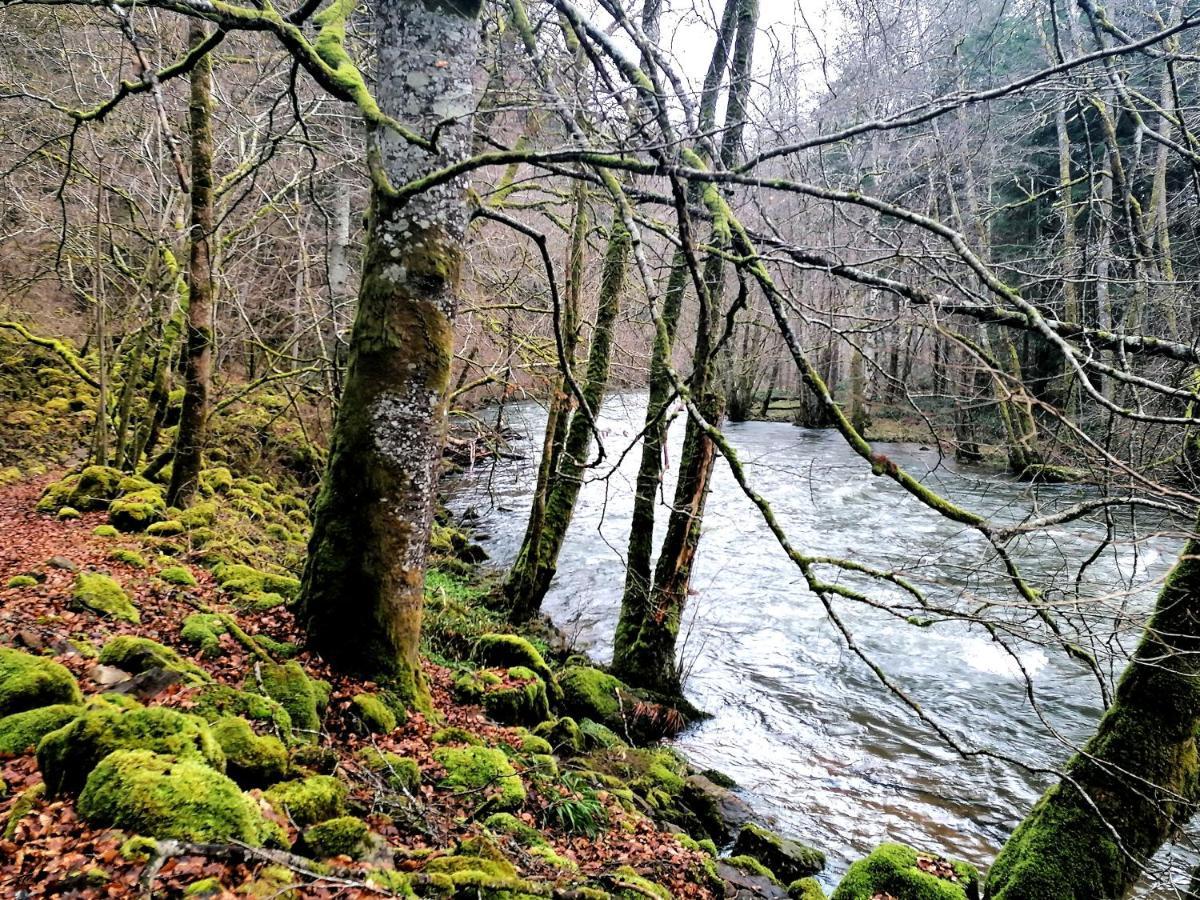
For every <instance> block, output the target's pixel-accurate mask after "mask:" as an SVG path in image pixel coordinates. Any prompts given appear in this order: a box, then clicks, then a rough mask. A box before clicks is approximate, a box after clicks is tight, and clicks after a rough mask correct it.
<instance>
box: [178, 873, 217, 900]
mask: <svg viewBox="0 0 1200 900" xmlns="http://www.w3.org/2000/svg"><path fill="white" fill-rule="evenodd" d="M225 893H226V891H225V885H224V884H222V882H221V879H220V878H215V877H213V878H201V879H200V880H199V881H193V882H192V883H191V884H189V885H188V886H187V887H185V888H184V889H183V896H185V897H187V898H189V900H197V898H198V900H206V898H216V897H220V896H222V895H223V894H225Z"/></svg>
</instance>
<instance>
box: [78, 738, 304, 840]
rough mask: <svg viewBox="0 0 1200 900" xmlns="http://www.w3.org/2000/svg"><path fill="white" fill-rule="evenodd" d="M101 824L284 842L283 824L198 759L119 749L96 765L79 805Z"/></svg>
mask: <svg viewBox="0 0 1200 900" xmlns="http://www.w3.org/2000/svg"><path fill="white" fill-rule="evenodd" d="M77 808H78V810H79V814H80V815H81V816H82V817H83V818H84V819H85V820H87V821H88V822H90V823H91V824H93V825H96V826H100V827H111V828H121V829H124V830H126V831H132V832H137V833H140V834H146V835H152V836H153V837H156V838H159V839H167V838H174V839H176V840H183V841H229V840H238V841H243V842H245V843H247V844H250V845H252V846H261V845H263V844H264V843H266V844H276V845H278V844H280V843H281V842H282V840H281V834H280V831H279V829H278V826H273V825H272V824H271V823H269V822H268V821H267V820H265V819H264V818H263V816H262V814H261V813H260V812H259V810H258V808H257V806H256V805H255V803H254V801H253V800H252V799H250V798H249V797H247V796H246V795H245V794H243V793H242V792H241V791H240V790H239V789H238V786H237V785H236V784H234V783H233V781H232V780H230V779H229V778H228V777H226V776H225V775H222V774H221V773H220V772H218V771H216V770H215V769H212V768H210V767H208V766H206V765H204V763H203V762H201V761H200V760H197V759H193V758H184V759H179V758H175V757H172V756H163V755H159V754H157V753H153V752H151V751H149V750H116V751H114V752H113V753H111V754H109V755H108V756H106V757H105V758H104V759H103V760H102V761H101V762H100V763H99V765H97V766H96V767H95V771H93V772H92V773H91V774H90V775H89V776H88V779H87V784H86V785H85V787H84V789H83V791H82V793H81V794H80V795H79V802H78V804H77Z"/></svg>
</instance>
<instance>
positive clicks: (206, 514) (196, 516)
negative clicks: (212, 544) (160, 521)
mask: <svg viewBox="0 0 1200 900" xmlns="http://www.w3.org/2000/svg"><path fill="white" fill-rule="evenodd" d="M218 512H219V510H218V507H217V504H216V503H214V502H213V501H212V500H203V501H201V502H200V503H193V504H192V505H191V506H189V507H188V508H187V509H185V510H182V511H181V512H180V513H179V515H177V516H176V517H175V520H176V521H177V522H179V524H180V525H182V526H183V527H184V528H186V529H187V530H188V531H194V530H195V529H197V528H204V527H206V526H208V525H211V524H213V522H215V521H216V520H217V513H218Z"/></svg>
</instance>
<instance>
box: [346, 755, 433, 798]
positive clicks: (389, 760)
mask: <svg viewBox="0 0 1200 900" xmlns="http://www.w3.org/2000/svg"><path fill="white" fill-rule="evenodd" d="M358 757H359V759H360V760H361V761H362V764H363V765H364V766H365V767H366V768H367V769H369V770H370V771H372V772H375V773H377V774H378V775H380V776H381V777H382V778H383V779H384V781H386V782H387V784H388V786H389V787H391V788H392V789H393V790H396V791H400V792H401V793H408V794H411V793H414V792H415V791H416V790H417V788H418V787H420V786H421V767H420V766H419V765H417V761H416V760H415V759H409V758H408V757H406V756H400V755H399V754H397V753H388V752H386V751H382V750H377V749H376V748H374V747H364V748H363V749H362V750H360V751H359V753H358Z"/></svg>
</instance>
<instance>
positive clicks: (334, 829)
mask: <svg viewBox="0 0 1200 900" xmlns="http://www.w3.org/2000/svg"><path fill="white" fill-rule="evenodd" d="M370 834H371V829H370V828H369V827H367V823H366V822H364V821H363V820H362V819H356V818H354V817H353V816H339V817H338V818H336V819H327V820H326V821H324V822H318V823H317V824H316V825H313V826H311V827H309V828H306V829H304V850H305V851H306V852H307V854H308V855H309V856H311V857H313V858H314V859H328V858H329V857H331V856H349V857H351V858H353V859H357V858H359V857H360V856H362V855H363V853H364V852H365V851H366V850H367V849H368V846H369V845H368V842H367V838H368V837H369V836H370Z"/></svg>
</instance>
